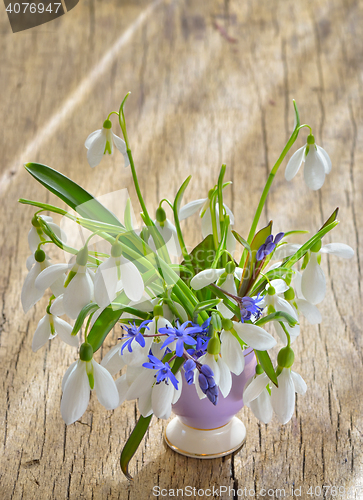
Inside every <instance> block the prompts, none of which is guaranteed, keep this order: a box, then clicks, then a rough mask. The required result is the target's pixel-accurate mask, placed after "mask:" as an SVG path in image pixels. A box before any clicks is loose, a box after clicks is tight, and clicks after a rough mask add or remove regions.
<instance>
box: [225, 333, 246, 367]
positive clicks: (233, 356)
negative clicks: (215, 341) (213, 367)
mask: <svg viewBox="0 0 363 500" xmlns="http://www.w3.org/2000/svg"><path fill="white" fill-rule="evenodd" d="M221 354H222V358H223V360H224V362H225V363H226V364H227V366H228V368H229V369H230V370H231V372H232V373H234V374H235V375H240V374H241V373H242V372H243V369H244V367H245V357H244V355H243V351H242V349H241V346H240V344H239V342H238V340H237V339H236V338H235V337H234V336H233V335H232V333H230V332H226V331H224V330H222V333H221Z"/></svg>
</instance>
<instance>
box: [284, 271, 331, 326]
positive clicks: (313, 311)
mask: <svg viewBox="0 0 363 500" xmlns="http://www.w3.org/2000/svg"><path fill="white" fill-rule="evenodd" d="M301 278H302V274H301V273H300V272H299V271H295V273H294V276H293V279H292V282H291V287H290V288H289V289H288V290H286V291H285V292H284V298H285V299H286V300H287V301H288V302H289V304H291V306H292V307H294V308H296V310H297V313H298V314H302V315H303V316H304V317H305V318H306V319H307V321H308V322H309V323H310V324H311V325H317V324H318V323H321V322H322V316H321V313H320V311H319V309H318V308H317V307H316V306H314V305H313V304H310V302H308V301H307V300H306V299H305V298H304V296H303V294H302V292H301ZM293 287H294V288H295V291H296V293H295V291H294V289H293Z"/></svg>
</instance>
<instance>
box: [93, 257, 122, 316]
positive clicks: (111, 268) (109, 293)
mask: <svg viewBox="0 0 363 500" xmlns="http://www.w3.org/2000/svg"><path fill="white" fill-rule="evenodd" d="M117 282H118V277H117V267H116V260H115V259H114V257H110V258H109V259H106V260H105V261H104V262H102V264H101V265H100V266H98V269H97V272H96V276H95V280H94V289H95V301H96V302H97V304H98V305H99V306H100V307H101V308H103V307H107V306H108V305H109V304H110V303H111V302H112V301H113V300H114V298H115V296H116V290H117Z"/></svg>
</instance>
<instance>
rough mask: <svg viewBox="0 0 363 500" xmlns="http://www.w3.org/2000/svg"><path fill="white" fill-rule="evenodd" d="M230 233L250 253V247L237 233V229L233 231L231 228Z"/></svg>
mask: <svg viewBox="0 0 363 500" xmlns="http://www.w3.org/2000/svg"><path fill="white" fill-rule="evenodd" d="M232 234H233V236H234V237H235V238H236V240H237V241H238V243H240V244H241V245H242V246H243V247H244V248H245V249H246V250H247V251H248V252H250V253H251V247H250V245H249V244H248V242H247V241H246V240H245V239H244V238H242V236H241V235H240V234H238V233H237V231H234V230H233V229H232Z"/></svg>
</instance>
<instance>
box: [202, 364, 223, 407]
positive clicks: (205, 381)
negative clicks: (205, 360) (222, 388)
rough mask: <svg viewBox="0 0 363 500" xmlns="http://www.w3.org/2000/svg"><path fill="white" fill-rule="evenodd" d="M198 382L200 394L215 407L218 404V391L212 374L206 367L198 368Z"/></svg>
mask: <svg viewBox="0 0 363 500" xmlns="http://www.w3.org/2000/svg"><path fill="white" fill-rule="evenodd" d="M198 382H199V387H200V388H201V390H202V392H203V393H204V394H205V395H206V396H207V398H208V399H209V401H210V402H211V403H213V404H214V406H216V404H217V403H218V396H219V390H218V386H217V384H216V382H215V380H214V373H213V371H212V369H211V368H210V367H209V366H208V365H202V366H201V367H200V373H199V376H198Z"/></svg>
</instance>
